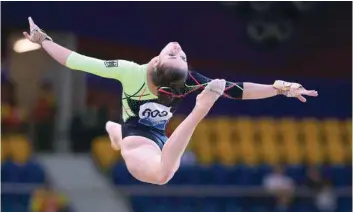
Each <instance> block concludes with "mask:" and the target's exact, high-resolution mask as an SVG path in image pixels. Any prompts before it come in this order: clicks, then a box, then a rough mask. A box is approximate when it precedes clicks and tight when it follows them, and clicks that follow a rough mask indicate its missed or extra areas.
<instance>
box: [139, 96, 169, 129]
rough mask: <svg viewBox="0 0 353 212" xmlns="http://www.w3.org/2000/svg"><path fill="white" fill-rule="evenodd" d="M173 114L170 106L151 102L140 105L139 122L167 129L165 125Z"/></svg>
mask: <svg viewBox="0 0 353 212" xmlns="http://www.w3.org/2000/svg"><path fill="white" fill-rule="evenodd" d="M172 116H173V114H172V113H171V112H170V107H166V106H164V105H161V104H157V103H152V102H149V103H146V104H143V105H141V106H140V111H139V117H140V120H139V123H141V124H144V125H146V126H150V127H154V128H157V129H159V130H165V126H166V125H167V123H168V121H169V119H170V118H171V117H172Z"/></svg>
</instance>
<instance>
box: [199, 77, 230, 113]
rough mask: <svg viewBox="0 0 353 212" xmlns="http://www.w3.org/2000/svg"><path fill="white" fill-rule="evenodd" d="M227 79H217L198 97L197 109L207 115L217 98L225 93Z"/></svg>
mask: <svg viewBox="0 0 353 212" xmlns="http://www.w3.org/2000/svg"><path fill="white" fill-rule="evenodd" d="M225 86H226V81H225V80H223V79H222V80H220V79H215V80H212V81H211V82H209V83H208V85H207V86H206V88H205V89H204V90H203V91H202V92H201V93H200V94H199V95H198V96H197V97H196V105H195V111H196V112H198V113H200V114H201V115H203V116H206V115H207V113H208V112H209V111H210V109H211V107H212V106H213V105H214V103H215V102H216V101H217V99H218V98H219V97H220V96H222V95H223V92H224V89H225Z"/></svg>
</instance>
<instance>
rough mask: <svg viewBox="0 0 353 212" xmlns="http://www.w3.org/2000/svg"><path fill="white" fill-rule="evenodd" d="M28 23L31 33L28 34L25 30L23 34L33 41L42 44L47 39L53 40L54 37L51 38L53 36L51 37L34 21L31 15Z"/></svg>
mask: <svg viewBox="0 0 353 212" xmlns="http://www.w3.org/2000/svg"><path fill="white" fill-rule="evenodd" d="M28 23H29V29H30V34H28V33H27V32H23V35H24V36H25V38H27V39H28V40H29V41H31V42H32V43H37V44H40V45H42V43H43V41H45V40H50V41H53V39H51V37H49V36H48V35H47V34H46V33H45V32H44V31H43V30H42V29H40V28H39V27H38V26H37V25H36V24H35V23H34V21H33V20H32V18H31V17H28Z"/></svg>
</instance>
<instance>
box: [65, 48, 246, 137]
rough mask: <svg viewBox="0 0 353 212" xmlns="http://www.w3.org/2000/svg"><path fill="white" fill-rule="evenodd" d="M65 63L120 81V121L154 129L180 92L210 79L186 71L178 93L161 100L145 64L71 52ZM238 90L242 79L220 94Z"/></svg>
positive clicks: (165, 120) (162, 127) (170, 111)
mask: <svg viewBox="0 0 353 212" xmlns="http://www.w3.org/2000/svg"><path fill="white" fill-rule="evenodd" d="M66 65H67V67H69V68H71V69H75V70H81V71H85V72H88V73H92V74H95V75H98V76H101V77H105V78H111V79H116V80H118V81H120V82H121V83H122V87H123V95H122V110H123V120H124V124H133V125H137V124H138V125H140V124H142V125H145V126H148V127H150V128H154V129H156V130H158V131H164V130H165V127H166V124H167V123H168V121H169V120H170V118H171V117H172V116H173V112H174V111H175V110H176V107H177V106H178V104H179V103H180V101H181V100H182V98H183V97H184V96H186V95H187V94H190V93H193V92H200V91H202V89H203V88H204V87H206V85H207V83H208V82H210V81H211V79H209V78H207V77H205V76H203V75H201V74H199V73H197V72H193V71H190V72H189V75H188V78H187V80H186V82H185V87H184V88H183V89H182V93H179V94H178V95H179V96H177V97H176V98H175V97H172V100H171V101H167V102H165V101H161V100H162V99H163V92H162V93H160V94H161V95H159V96H156V95H154V94H153V93H152V92H151V91H150V90H149V88H148V86H147V65H146V64H144V65H139V64H136V63H134V62H130V61H125V60H113V61H103V60H99V59H95V58H91V57H87V56H83V55H80V54H77V53H75V52H73V53H72V54H71V55H70V56H69V58H68V60H67V62H66ZM162 90H163V89H162ZM171 93H173V92H171ZM164 94H165V93H164ZM242 94H243V83H232V82H227V84H226V89H225V92H224V94H223V96H225V97H227V98H231V99H241V98H242ZM169 97H170V96H169ZM169 97H167V98H169Z"/></svg>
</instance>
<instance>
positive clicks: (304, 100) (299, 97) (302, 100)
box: [297, 95, 306, 102]
mask: <svg viewBox="0 0 353 212" xmlns="http://www.w3.org/2000/svg"><path fill="white" fill-rule="evenodd" d="M297 98H298V99H299V100H300V101H301V102H306V99H305V98H304V97H303V96H302V95H299V96H298V97H297Z"/></svg>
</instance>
